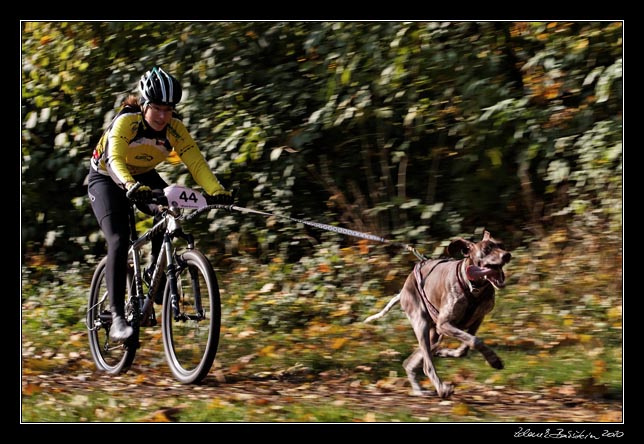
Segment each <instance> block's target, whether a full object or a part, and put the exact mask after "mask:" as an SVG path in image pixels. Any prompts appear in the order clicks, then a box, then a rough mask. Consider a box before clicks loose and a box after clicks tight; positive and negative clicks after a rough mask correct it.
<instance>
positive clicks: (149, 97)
mask: <svg viewBox="0 0 644 444" xmlns="http://www.w3.org/2000/svg"><path fill="white" fill-rule="evenodd" d="M139 92H140V93H141V97H142V98H143V100H144V101H145V102H148V103H154V104H157V105H170V106H175V105H176V104H177V103H179V102H180V101H181V93H182V91H181V85H180V84H179V81H178V80H177V79H175V78H174V77H172V76H171V75H170V74H168V73H167V72H165V71H164V70H162V69H161V68H159V67H158V66H155V67H154V68H152V70H150V71H148V72H146V73H145V74H144V75H142V76H141V81H140V82H139Z"/></svg>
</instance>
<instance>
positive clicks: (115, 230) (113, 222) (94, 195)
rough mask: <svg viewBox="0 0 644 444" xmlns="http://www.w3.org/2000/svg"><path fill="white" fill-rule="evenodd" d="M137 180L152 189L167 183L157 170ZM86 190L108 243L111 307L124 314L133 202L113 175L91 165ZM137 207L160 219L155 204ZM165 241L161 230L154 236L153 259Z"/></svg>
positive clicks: (107, 268) (119, 313)
mask: <svg viewBox="0 0 644 444" xmlns="http://www.w3.org/2000/svg"><path fill="white" fill-rule="evenodd" d="M134 180H136V181H138V182H141V183H142V184H144V185H147V186H149V187H150V188H151V189H153V190H161V189H163V188H165V187H167V186H168V184H167V183H166V182H165V181H164V180H163V179H162V178H161V176H160V175H159V173H158V172H157V171H156V170H152V171H148V172H147V173H144V174H140V175H138V176H134ZM87 191H88V194H89V199H90V202H91V205H92V210H93V211H94V215H95V216H96V220H97V221H98V224H99V226H100V227H101V231H102V232H103V236H105V240H106V242H107V264H106V266H105V281H106V286H107V292H108V294H109V298H110V306H111V310H112V311H113V312H115V313H116V314H118V315H121V316H123V315H124V306H125V283H126V274H127V252H128V249H129V246H130V237H129V236H130V223H129V221H128V206H129V205H130V204H129V201H128V199H127V197H126V196H125V190H123V189H122V188H120V187H119V186H118V185H116V183H114V181H113V180H112V178H111V177H109V176H105V175H103V174H100V173H98V172H97V171H95V170H94V169H93V168H90V173H89V177H88V190H87ZM137 208H138V209H139V210H141V211H142V212H144V213H145V214H148V215H150V216H154V218H155V223H156V222H157V221H158V218H160V214H159V212H158V209H157V205H155V204H149V205H137ZM162 242H163V233H159V235H157V236H155V237H154V238H153V239H152V258H153V260H154V259H155V258H156V257H157V255H158V253H159V250H160V249H161V243H162Z"/></svg>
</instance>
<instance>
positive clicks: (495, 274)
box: [465, 265, 505, 288]
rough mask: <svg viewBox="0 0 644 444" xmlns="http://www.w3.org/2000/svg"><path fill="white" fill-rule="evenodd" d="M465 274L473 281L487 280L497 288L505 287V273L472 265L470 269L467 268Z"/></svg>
mask: <svg viewBox="0 0 644 444" xmlns="http://www.w3.org/2000/svg"><path fill="white" fill-rule="evenodd" d="M465 272H466V274H467V278H468V279H469V280H471V281H477V280H479V279H487V280H488V281H490V282H491V283H492V285H494V286H495V287H497V288H500V287H503V286H504V285H505V282H504V280H505V279H504V276H503V271H501V270H497V269H494V268H487V267H478V266H476V265H470V266H469V267H467V269H466V270H465Z"/></svg>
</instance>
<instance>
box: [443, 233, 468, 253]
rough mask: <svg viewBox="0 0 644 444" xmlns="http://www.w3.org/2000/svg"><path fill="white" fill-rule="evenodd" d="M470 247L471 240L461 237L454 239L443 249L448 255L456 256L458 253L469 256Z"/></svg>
mask: <svg viewBox="0 0 644 444" xmlns="http://www.w3.org/2000/svg"><path fill="white" fill-rule="evenodd" d="M471 248H472V242H470V241H468V240H465V239H463V238H462V237H459V238H456V239H454V240H453V241H452V242H451V243H450V244H449V245H448V246H447V248H446V249H445V251H446V252H447V255H448V256H451V257H456V256H457V255H458V254H462V255H463V256H469V254H470V250H471Z"/></svg>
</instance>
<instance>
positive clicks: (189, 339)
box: [161, 250, 221, 384]
mask: <svg viewBox="0 0 644 444" xmlns="http://www.w3.org/2000/svg"><path fill="white" fill-rule="evenodd" d="M176 266H177V268H176V272H175V275H176V277H177V291H178V296H179V301H178V307H179V316H178V317H175V316H174V312H173V309H172V301H171V299H172V297H171V295H170V281H169V280H168V282H167V283H166V287H165V292H164V296H163V314H162V317H161V325H162V330H163V335H162V336H163V348H164V351H165V355H166V360H167V362H168V366H169V367H170V370H172V374H173V375H174V377H175V378H176V379H177V380H178V381H179V382H181V383H182V384H193V383H198V382H200V381H201V380H202V379H203V378H205V377H206V376H207V375H208V372H209V371H210V368H211V367H212V364H213V363H214V361H215V356H216V355H217V349H218V347H219V334H220V328H221V299H220V295H219V284H218V282H217V276H216V274H215V271H214V269H213V268H212V265H211V264H210V261H209V260H208V259H207V258H206V257H205V256H204V255H203V254H202V253H201V252H199V251H197V250H189V251H186V252H184V253H183V254H181V255H180V256H178V257H177V261H176ZM204 291H206V292H207V295H204V293H203V292H204ZM199 305H201V307H202V313H203V314H202V315H200V314H199V310H198V307H199Z"/></svg>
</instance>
